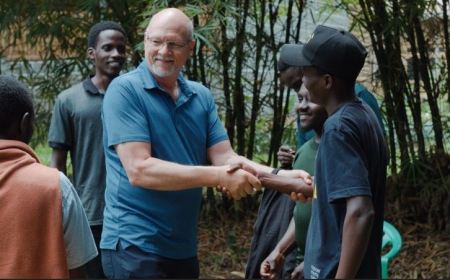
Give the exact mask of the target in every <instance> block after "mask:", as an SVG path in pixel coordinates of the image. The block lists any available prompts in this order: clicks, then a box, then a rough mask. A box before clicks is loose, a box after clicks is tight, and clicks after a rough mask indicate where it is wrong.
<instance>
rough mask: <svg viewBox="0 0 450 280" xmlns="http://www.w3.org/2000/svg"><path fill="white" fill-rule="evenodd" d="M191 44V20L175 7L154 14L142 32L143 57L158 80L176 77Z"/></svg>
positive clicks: (186, 57)
mask: <svg viewBox="0 0 450 280" xmlns="http://www.w3.org/2000/svg"><path fill="white" fill-rule="evenodd" d="M194 46H195V41H194V40H193V39H192V23H191V22H190V20H189V18H187V17H186V15H184V14H183V13H182V12H181V11H179V10H177V9H166V10H163V11H162V12H160V13H158V14H156V15H155V16H153V18H152V20H151V21H150V23H149V25H148V27H147V30H146V32H145V40H144V48H145V58H146V59H147V62H148V65H149V67H150V71H151V72H152V73H153V75H155V76H156V78H157V79H158V78H167V77H172V78H174V77H175V78H176V77H177V76H178V74H179V73H180V71H181V69H182V68H183V66H184V65H185V64H186V61H187V60H188V59H189V57H190V56H191V54H192V51H193V49H194Z"/></svg>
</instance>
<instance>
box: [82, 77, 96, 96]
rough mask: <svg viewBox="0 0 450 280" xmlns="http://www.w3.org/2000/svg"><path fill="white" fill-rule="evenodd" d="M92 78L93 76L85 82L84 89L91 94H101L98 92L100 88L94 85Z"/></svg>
mask: <svg viewBox="0 0 450 280" xmlns="http://www.w3.org/2000/svg"><path fill="white" fill-rule="evenodd" d="M92 77H93V76H89V77H87V78H86V79H85V80H84V81H83V88H84V90H85V91H87V92H89V93H91V94H100V91H99V90H98V88H97V87H96V86H95V85H94V83H93V82H92V80H91V78H92Z"/></svg>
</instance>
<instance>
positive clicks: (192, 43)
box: [188, 39, 195, 56]
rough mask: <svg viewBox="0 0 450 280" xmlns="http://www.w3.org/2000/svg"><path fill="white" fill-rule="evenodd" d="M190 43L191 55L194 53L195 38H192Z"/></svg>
mask: <svg viewBox="0 0 450 280" xmlns="http://www.w3.org/2000/svg"><path fill="white" fill-rule="evenodd" d="M188 45H189V51H190V53H189V56H192V54H193V53H194V48H195V40H194V39H192V41H190V42H189V43H188Z"/></svg>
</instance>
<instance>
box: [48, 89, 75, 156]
mask: <svg viewBox="0 0 450 280" xmlns="http://www.w3.org/2000/svg"><path fill="white" fill-rule="evenodd" d="M70 122H71V120H70V113H69V110H68V108H67V104H66V103H64V101H63V100H62V99H61V98H60V97H58V98H57V99H56V102H55V106H54V107H53V114H52V119H51V122H50V128H49V132H48V144H49V146H50V147H52V148H58V149H63V150H69V149H70V147H71V146H72V142H73V141H72V140H73V133H72V130H71V129H70V128H71V124H70Z"/></svg>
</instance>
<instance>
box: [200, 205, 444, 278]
mask: <svg viewBox="0 0 450 280" xmlns="http://www.w3.org/2000/svg"><path fill="white" fill-rule="evenodd" d="M387 212H389V211H387ZM255 217H256V211H254V212H252V213H247V215H246V216H245V217H243V216H240V217H236V216H231V215H227V214H223V215H221V216H220V217H218V218H216V219H210V218H206V217H203V218H202V219H201V221H200V225H199V259H200V273H201V278H216V279H228V278H235V279H239V278H243V277H244V271H245V263H246V261H247V257H248V249H249V247H250V242H251V235H252V226H253V223H254V219H255ZM386 220H388V221H390V222H391V223H392V224H394V225H395V226H396V227H397V228H398V229H399V231H400V232H401V235H402V237H403V246H402V249H401V251H400V253H399V255H397V257H395V259H394V260H393V261H392V262H391V263H390V265H389V278H407V279H413V278H414V279H415V278H429V279H442V278H447V279H448V278H450V234H449V233H448V232H447V233H445V232H437V231H434V230H432V228H431V226H429V225H427V224H421V223H417V222H415V221H414V217H408V215H407V213H396V214H395V215H392V214H389V213H387V214H386Z"/></svg>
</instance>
